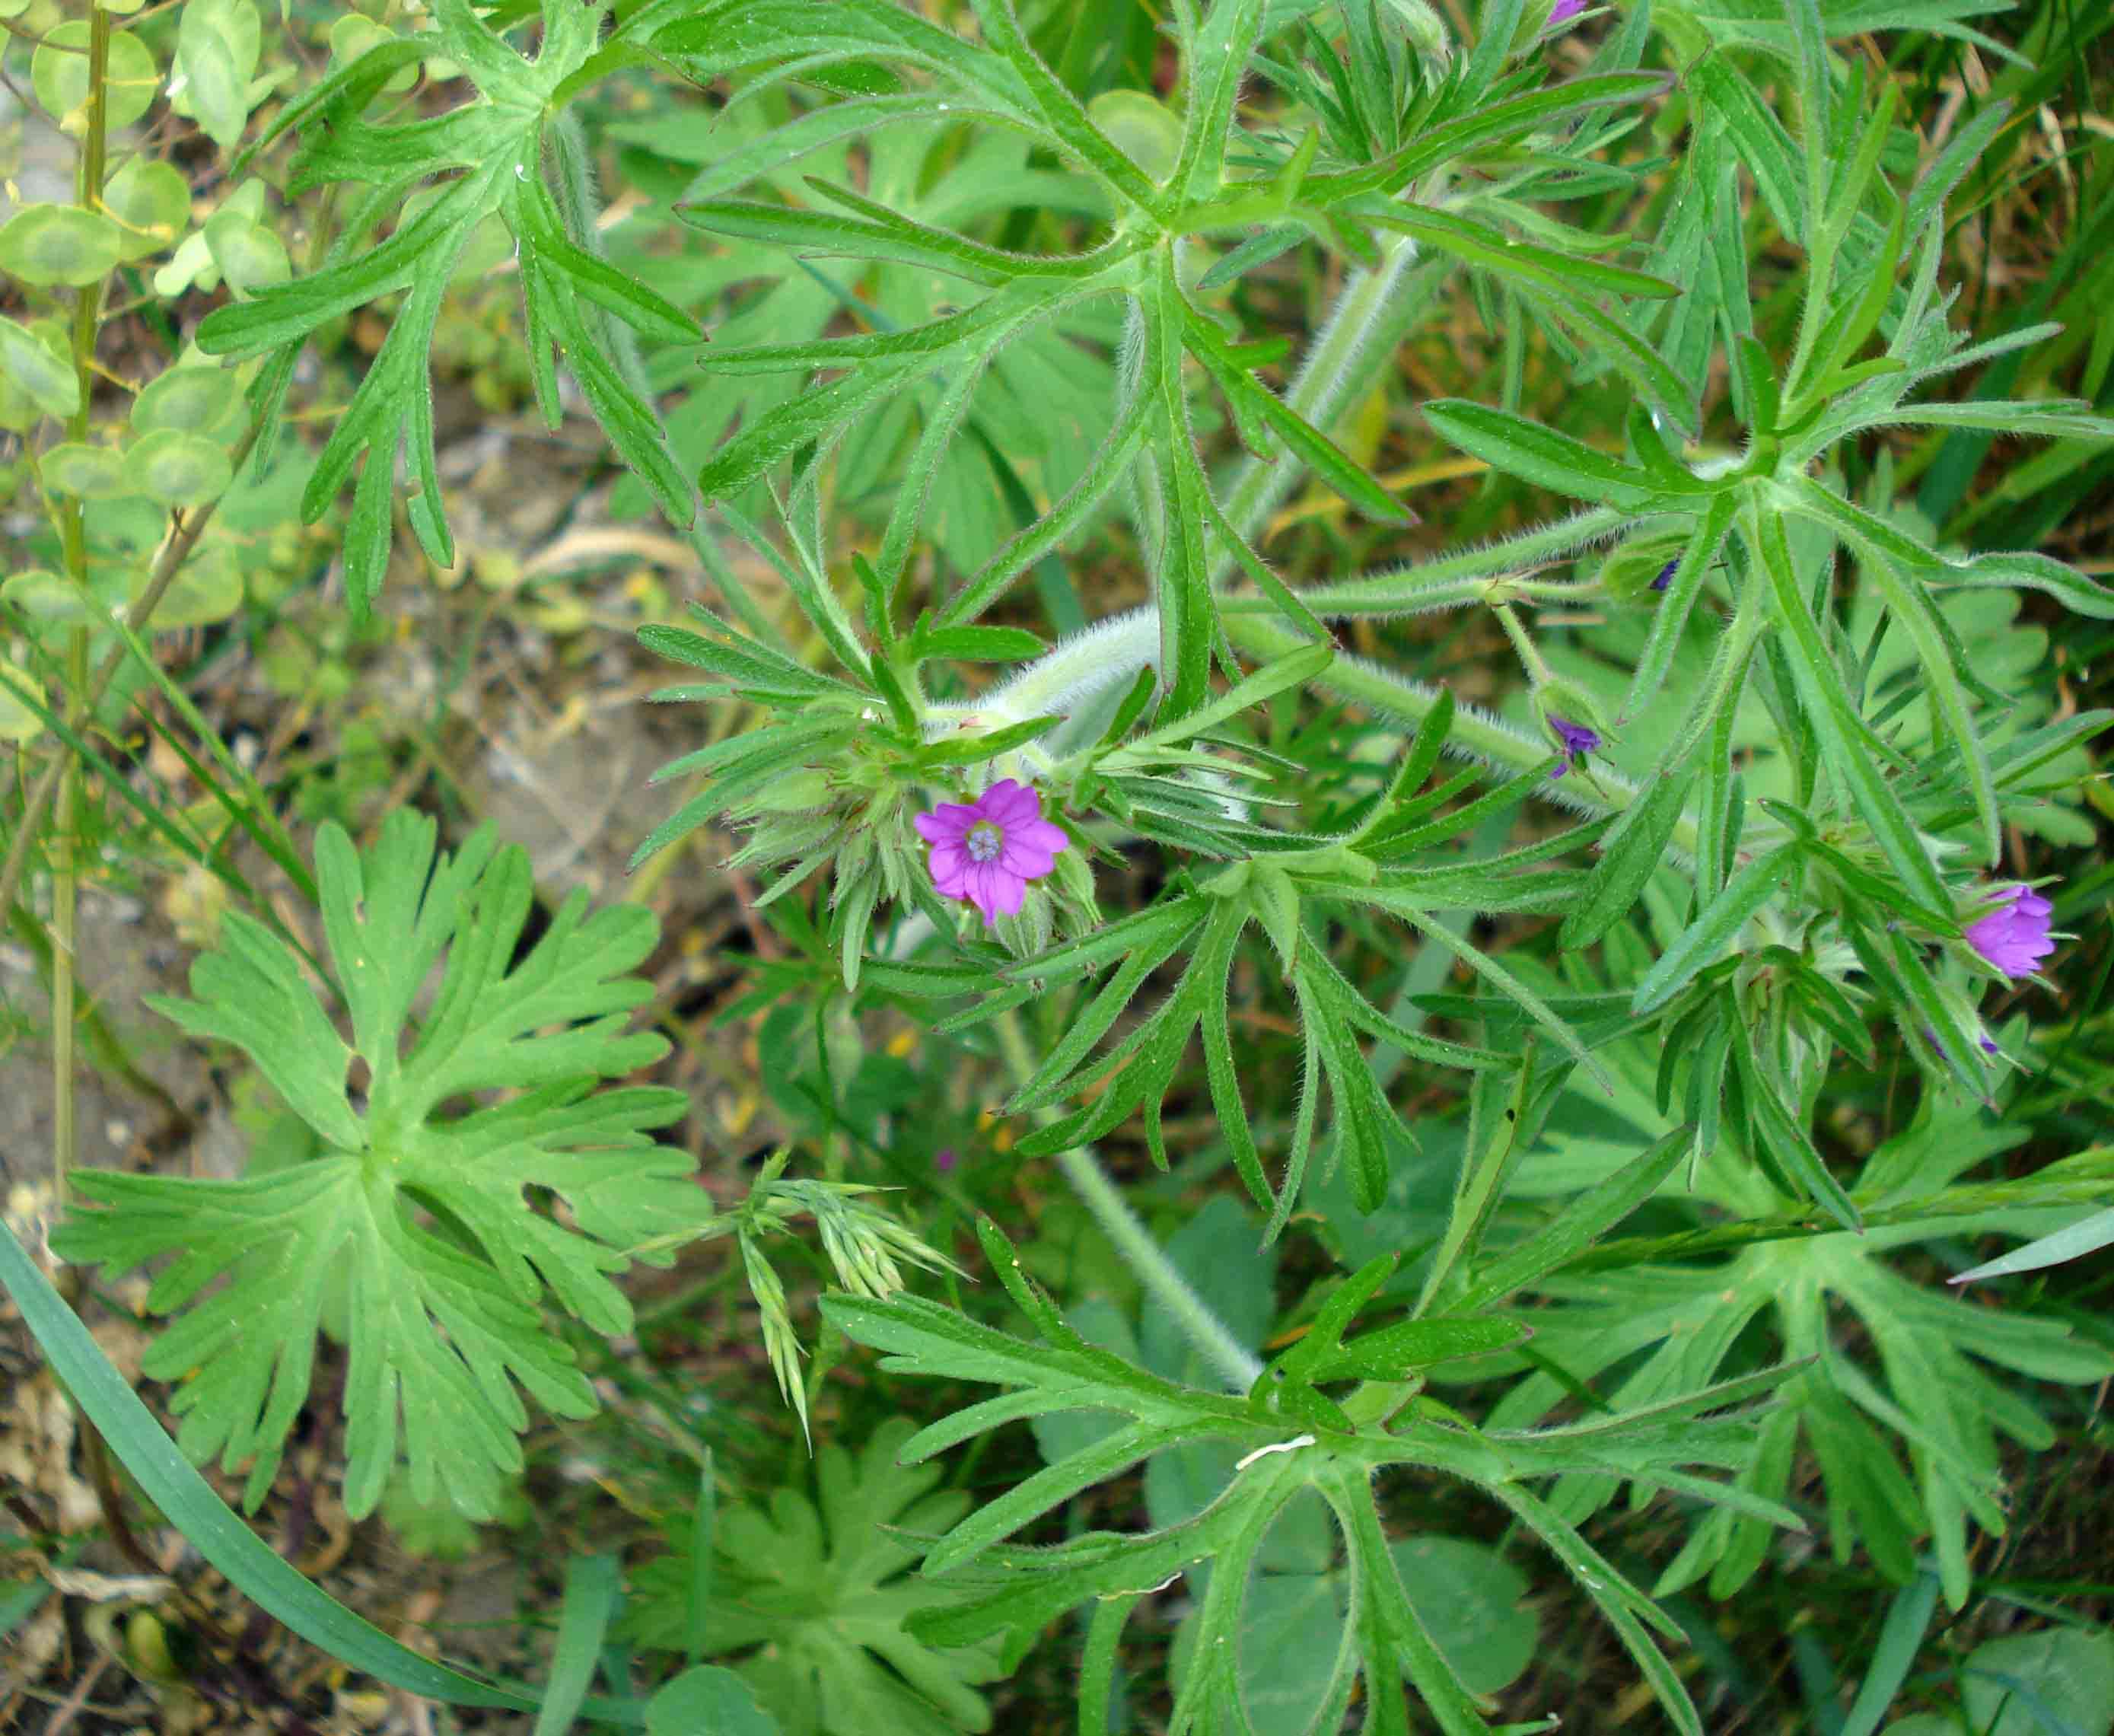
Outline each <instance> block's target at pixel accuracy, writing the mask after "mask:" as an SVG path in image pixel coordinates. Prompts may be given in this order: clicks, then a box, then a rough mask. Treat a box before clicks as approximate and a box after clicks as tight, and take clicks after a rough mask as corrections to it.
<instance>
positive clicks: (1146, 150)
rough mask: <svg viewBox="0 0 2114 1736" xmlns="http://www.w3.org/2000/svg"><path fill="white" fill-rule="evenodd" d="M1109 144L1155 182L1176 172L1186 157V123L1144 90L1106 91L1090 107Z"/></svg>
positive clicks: (1090, 111) (1094, 119) (1095, 121)
mask: <svg viewBox="0 0 2114 1736" xmlns="http://www.w3.org/2000/svg"><path fill="white" fill-rule="evenodd" d="M1087 113H1088V114H1089V115H1091V116H1092V117H1093V121H1094V124H1095V125H1096V126H1098V127H1100V130H1101V131H1103V132H1105V133H1106V134H1107V135H1109V142H1110V144H1113V145H1114V146H1115V148H1116V149H1118V150H1119V151H1121V152H1122V153H1123V155H1124V156H1126V157H1128V158H1130V160H1131V161H1132V162H1133V163H1136V164H1137V166H1138V167H1140V168H1141V169H1142V170H1144V171H1145V172H1146V176H1147V177H1148V178H1149V179H1151V181H1155V182H1159V181H1165V180H1166V179H1167V177H1168V176H1169V175H1171V174H1173V173H1174V165H1175V164H1176V163H1178V161H1180V160H1181V156H1182V122H1181V121H1179V120H1178V118H1177V117H1175V115H1174V112H1173V111H1172V110H1171V109H1169V108H1167V107H1166V106H1165V104H1164V103H1158V102H1155V100H1154V99H1153V98H1151V97H1149V96H1147V95H1146V94H1145V93H1144V92H1143V91H1142V90H1122V89H1118V90H1105V91H1103V92H1102V93H1101V94H1100V95H1099V96H1097V97H1096V98H1094V100H1093V101H1092V102H1091V103H1088V104H1087Z"/></svg>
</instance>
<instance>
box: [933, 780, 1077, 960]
mask: <svg viewBox="0 0 2114 1736" xmlns="http://www.w3.org/2000/svg"><path fill="white" fill-rule="evenodd" d="M914 823H915V824H916V826H917V835H918V836H920V837H921V838H922V839H923V840H924V841H926V842H927V844H929V845H931V846H932V884H933V885H934V886H937V887H938V888H939V889H940V892H941V893H942V894H944V895H945V896H947V897H949V898H959V899H960V900H963V902H964V903H967V904H972V905H975V906H976V907H977V909H978V910H980V911H982V913H983V918H984V926H985V927H986V928H989V927H990V926H991V919H992V918H994V917H995V916H999V915H1005V916H1012V915H1014V914H1018V911H1019V909H1020V902H1021V897H1022V895H1023V893H1024V892H1026V891H1027V882H1029V881H1031V880H1040V879H1041V877H1043V876H1044V875H1045V874H1046V873H1049V872H1050V869H1051V868H1055V866H1056V865H1057V852H1058V851H1059V850H1062V849H1064V846H1065V845H1066V844H1068V842H1069V840H1068V839H1067V838H1066V837H1065V836H1064V827H1061V826H1055V825H1052V824H1051V823H1050V822H1049V821H1047V820H1046V819H1044V818H1042V798H1041V796H1039V795H1036V793H1035V792H1034V791H1033V790H1031V789H1029V788H1028V787H1027V786H1026V785H1025V784H1017V783H1015V782H1014V781H1013V780H1012V779H1011V778H1009V777H1004V778H1000V780H999V781H998V782H996V783H995V784H993V785H992V786H991V788H990V789H988V790H985V791H984V793H983V794H982V795H980V796H978V797H977V799H976V800H974V801H973V802H942V803H940V805H939V807H938V808H936V809H934V810H933V812H931V813H921V814H918V815H917V816H915V817H914Z"/></svg>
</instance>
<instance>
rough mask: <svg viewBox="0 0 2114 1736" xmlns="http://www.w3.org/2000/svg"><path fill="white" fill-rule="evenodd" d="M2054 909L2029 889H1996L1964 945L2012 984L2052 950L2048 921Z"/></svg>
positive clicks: (2010, 887)
mask: <svg viewBox="0 0 2114 1736" xmlns="http://www.w3.org/2000/svg"><path fill="white" fill-rule="evenodd" d="M2053 914H2055V906H2054V905H2052V904H2050V903H2049V902H2048V900H2046V899H2045V898H2043V897H2042V896H2041V895H2040V894H2039V893H2038V892H2036V891H2034V889H2033V888H2032V887H2031V886H2004V887H2002V888H2000V889H1999V890H1998V891H1997V894H1996V895H1995V897H1994V898H1993V900H1992V901H1991V904H1990V906H1989V909H1988V912H1987V913H1986V914H1984V916H1983V917H1982V918H1980V919H1979V921H1976V922H1974V923H1969V924H1968V927H1967V931H1966V933H1967V944H1968V945H1969V946H1972V947H1973V948H1974V950H1976V951H1977V952H1979V953H1980V954H1981V955H1982V956H1983V957H1984V959H1986V960H1988V961H1989V963H1990V964H1993V965H1995V966H1996V967H1997V969H1999V970H2001V971H2002V972H2003V973H2004V974H2005V975H2006V976H2007V977H2009V978H2011V979H2012V980H2013V981H2014V982H2016V980H2017V979H2018V978H2020V977H2030V976H2031V975H2032V974H2033V973H2034V972H2035V971H2036V970H2038V969H2040V964H2041V960H2043V959H2044V958H2046V957H2047V956H2048V955H2049V954H2050V953H2052V952H2053V951H2054V950H2055V941H2054V940H2053V938H2052V937H2051V936H2050V935H2049V933H2048V918H2049V917H2051V916H2052V915H2053Z"/></svg>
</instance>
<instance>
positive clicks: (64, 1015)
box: [52, 6, 110, 1202]
mask: <svg viewBox="0 0 2114 1736" xmlns="http://www.w3.org/2000/svg"><path fill="white" fill-rule="evenodd" d="M109 72H110V14H109V13H108V12H107V11H104V10H103V8H102V7H99V6H98V7H94V8H93V9H92V10H91V11H90V12H89V27H88V132H87V135H86V137H85V139H84V140H83V141H82V144H81V154H80V185H79V188H78V190H77V194H76V198H77V199H78V202H79V203H80V206H81V208H83V209H84V210H88V211H98V210H100V209H101V208H102V207H103V168H104V165H105V160H106V159H105V143H106V137H107V133H108V105H107V103H106V102H105V96H106V94H107V89H108V83H109ZM103 289H104V284H103V280H101V279H98V280H97V281H96V282H93V283H85V284H83V285H82V286H80V289H78V290H77V291H75V300H74V310H73V371H74V379H75V382H76V385H77V386H78V387H79V388H80V404H79V405H78V406H77V407H76V410H75V411H74V413H73V419H72V422H71V426H70V427H69V428H68V430H67V431H68V433H70V435H71V437H72V438H74V439H75V440H76V441H78V440H81V439H84V438H85V437H86V435H87V433H88V423H89V407H90V402H91V400H92V399H93V397H94V389H95V338H96V332H97V329H98V323H99V321H100V318H101V314H102V309H103ZM59 529H60V540H61V542H62V544H63V546H64V547H65V550H66V566H67V568H68V570H69V571H70V572H71V575H72V578H73V581H74V584H76V587H78V588H79V589H80V593H81V594H82V595H83V596H84V597H85V596H86V595H87V593H88V578H89V575H88V527H87V524H86V523H85V520H84V519H83V517H82V509H81V504H80V501H79V500H78V499H76V498H71V497H69V498H68V500H67V501H66V504H65V505H64V506H62V508H61V510H60V526H59ZM66 695H67V703H66V712H67V717H68V721H69V722H70V723H71V725H72V726H73V727H74V728H75V730H76V731H78V730H79V729H80V727H81V726H82V725H83V724H85V722H86V721H87V717H88V630H87V628H86V627H85V626H83V627H76V628H75V629H74V630H72V631H71V633H70V634H67V636H66ZM53 822H54V823H53V841H52V842H53V850H52V1188H53V1193H55V1194H56V1195H57V1198H58V1199H59V1200H60V1201H61V1202H63V1201H64V1200H65V1198H66V1178H67V1176H68V1175H70V1174H71V1171H72V1169H73V1165H74V1157H75V1155H76V1149H77V1145H78V1139H77V1135H76V1129H75V1123H74V1094H73V1073H74V969H73V964H74V939H75V935H76V930H77V922H76V918H77V915H78V900H79V895H80V878H79V862H78V859H77V858H76V853H75V844H76V830H77V828H78V827H79V825H80V760H79V759H78V758H75V757H74V756H73V755H71V754H68V755H67V756H66V771H65V772H64V774H63V775H62V778H61V780H60V783H59V793H58V801H57V806H56V807H55V808H54V809H53Z"/></svg>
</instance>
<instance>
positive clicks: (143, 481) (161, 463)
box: [130, 428, 235, 506]
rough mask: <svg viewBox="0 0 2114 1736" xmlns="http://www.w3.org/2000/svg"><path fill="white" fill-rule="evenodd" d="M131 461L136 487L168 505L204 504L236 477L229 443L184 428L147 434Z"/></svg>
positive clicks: (134, 448) (136, 489)
mask: <svg viewBox="0 0 2114 1736" xmlns="http://www.w3.org/2000/svg"><path fill="white" fill-rule="evenodd" d="M130 468H131V473H132V487H133V488H134V489H135V491H136V492H139V493H141V494H144V495H148V496H149V497H152V498H153V499H155V500H158V501H159V502H161V503H162V505H163V506H203V505H204V503H205V502H208V501H209V500H213V499H215V498H217V497H218V496H219V495H220V493H221V492H222V491H223V490H224V489H225V488H227V485H228V484H229V483H231V482H232V481H233V480H234V479H235V471H234V469H233V467H232V466H231V465H230V464H229V463H228V460H227V449H226V448H225V447H222V446H221V445H220V443H219V442H217V441H213V440H208V439H207V438H206V437H204V435H202V434H187V433H184V432H183V431H182V430H181V429H180V428H161V429H158V431H156V432H155V433H151V434H148V435H146V436H144V437H142V438H141V439H140V442H139V443H138V444H137V445H136V446H135V447H133V448H132V451H131V454H130Z"/></svg>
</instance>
